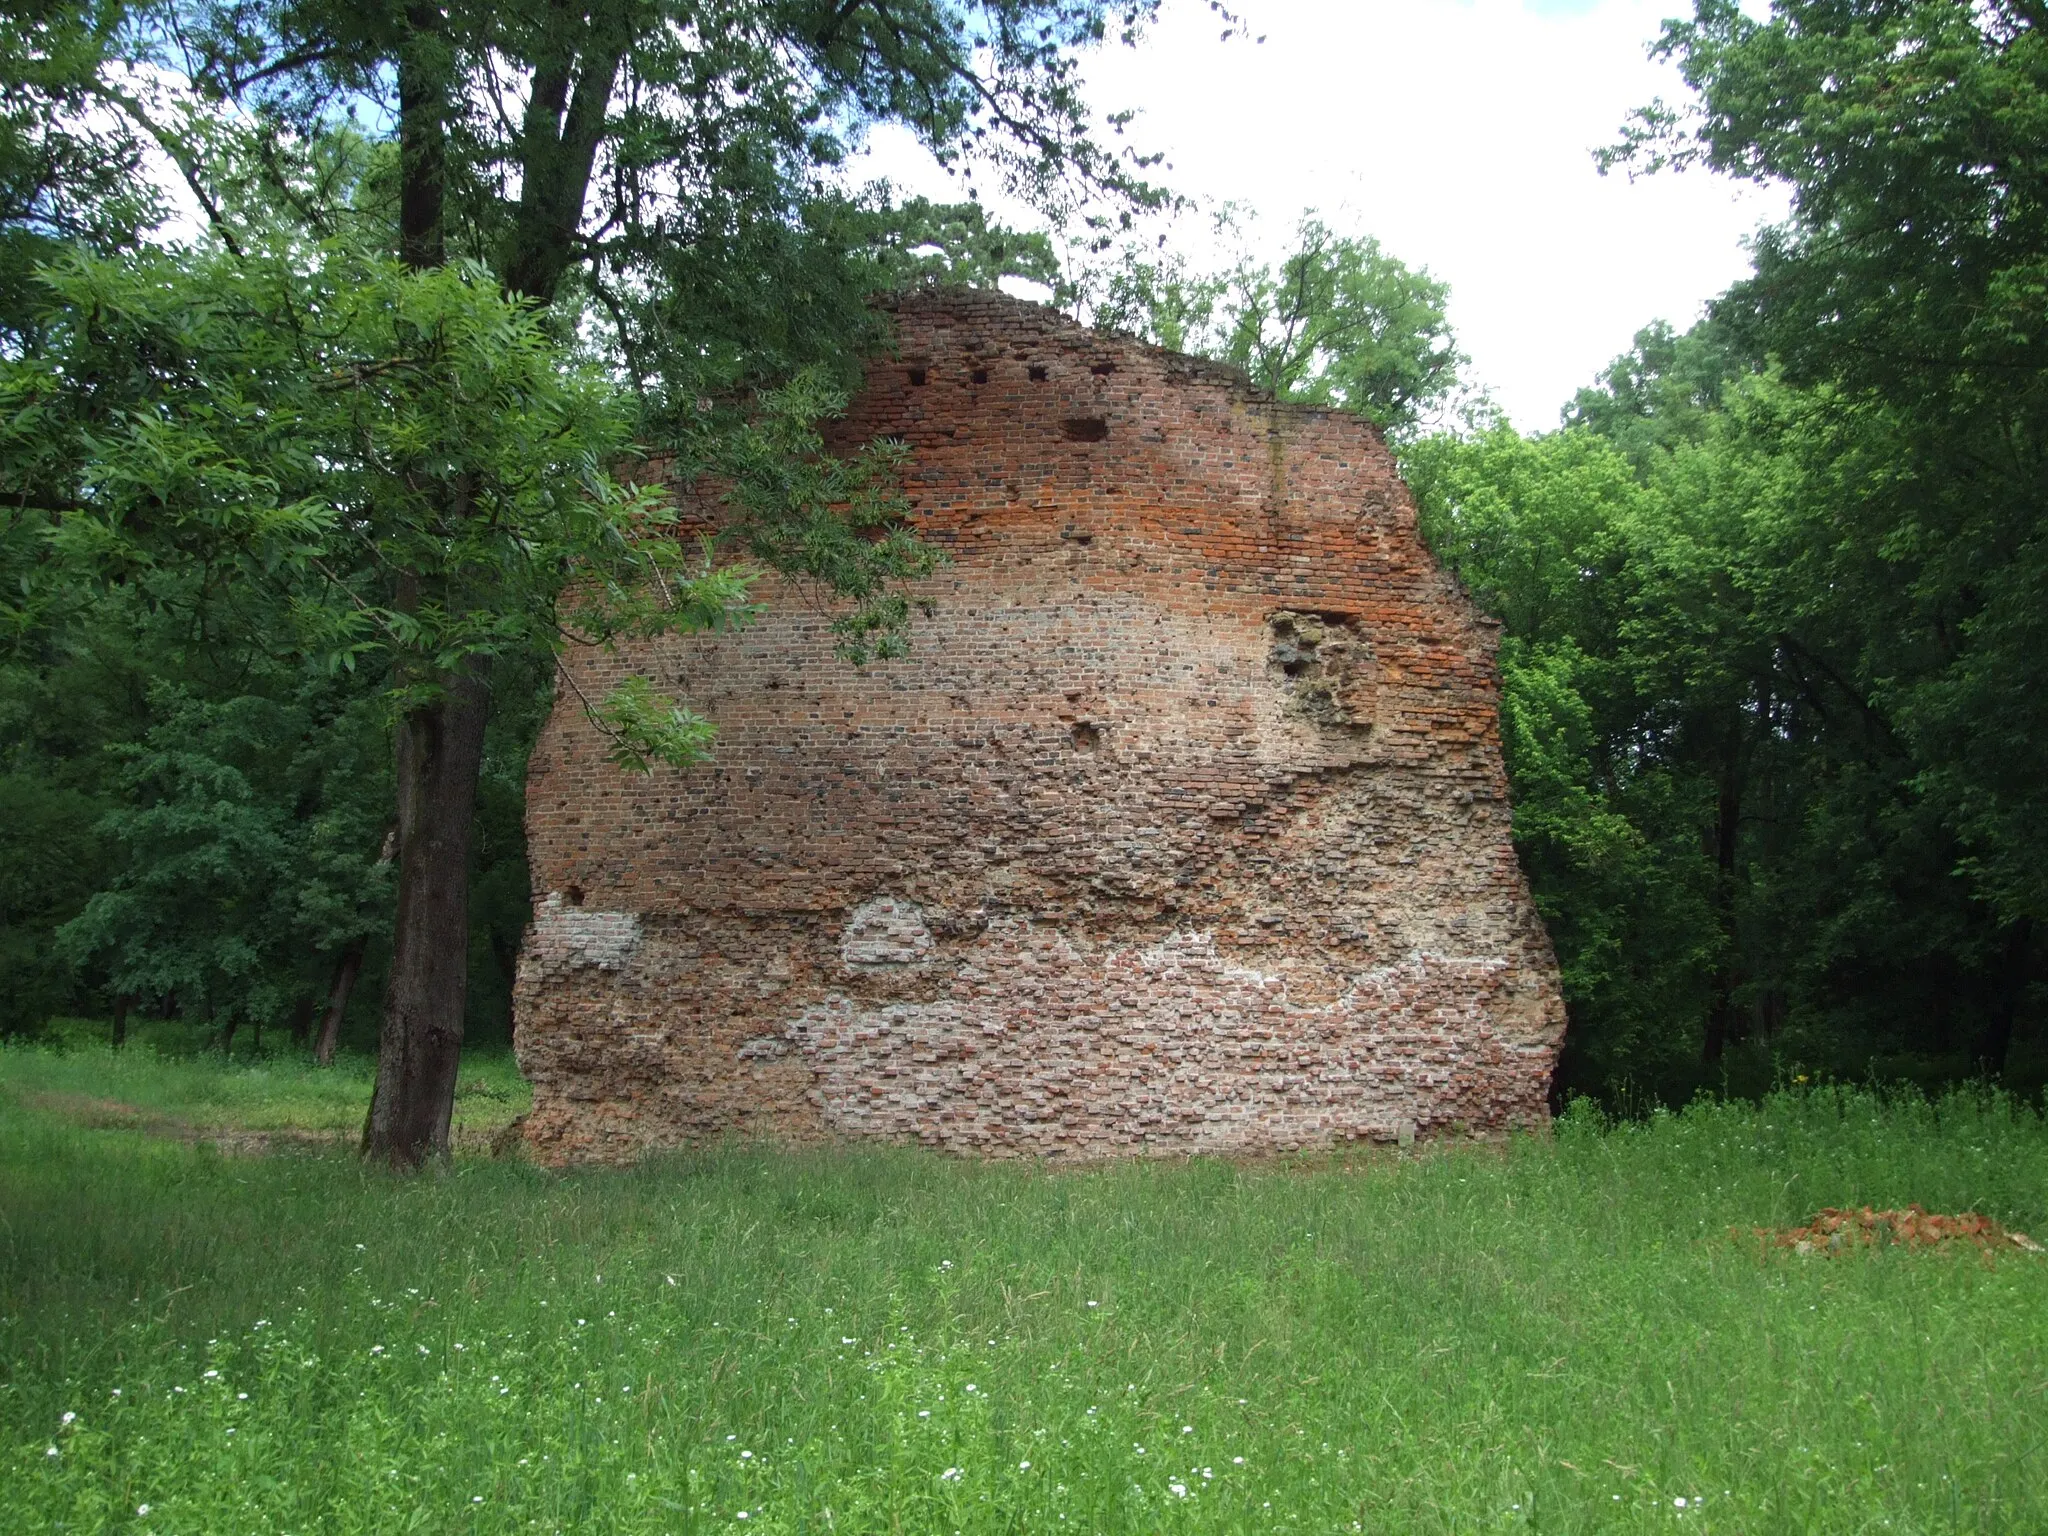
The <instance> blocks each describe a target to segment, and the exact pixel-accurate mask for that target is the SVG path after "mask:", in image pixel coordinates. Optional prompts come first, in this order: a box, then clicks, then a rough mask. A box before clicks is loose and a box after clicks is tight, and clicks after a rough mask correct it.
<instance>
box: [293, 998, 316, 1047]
mask: <svg viewBox="0 0 2048 1536" xmlns="http://www.w3.org/2000/svg"><path fill="white" fill-rule="evenodd" d="M313 1007H314V1004H313V997H312V994H311V993H308V992H301V993H300V994H299V996H298V1001H296V1002H294V1003H293V1004H292V1044H293V1045H295V1046H297V1047H298V1048H299V1049H300V1050H304V1049H305V1048H306V1036H308V1035H310V1034H311V1033H313Z"/></svg>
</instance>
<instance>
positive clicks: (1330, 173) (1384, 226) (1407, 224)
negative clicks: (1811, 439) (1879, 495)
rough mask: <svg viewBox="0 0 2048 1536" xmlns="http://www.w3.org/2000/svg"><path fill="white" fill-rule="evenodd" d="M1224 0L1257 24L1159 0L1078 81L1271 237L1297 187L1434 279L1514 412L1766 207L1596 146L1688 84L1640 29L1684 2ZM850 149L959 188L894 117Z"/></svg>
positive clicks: (1694, 279) (1678, 313)
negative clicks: (1607, 157) (1147, 29)
mask: <svg viewBox="0 0 2048 1536" xmlns="http://www.w3.org/2000/svg"><path fill="white" fill-rule="evenodd" d="M1233 3H1236V0H1233ZM1237 8H1238V9H1240V10H1242V11H1243V12H1244V13H1245V15H1246V18H1247V20H1248V21H1249V23H1250V26H1251V31H1252V32H1253V34H1254V35H1256V34H1258V33H1261V32H1263V33H1264V34H1265V39H1266V40H1265V42H1264V44H1263V45H1254V44H1252V43H1250V42H1248V41H1246V42H1239V41H1232V42H1229V43H1223V42H1219V41H1218V39H1217V32H1218V30H1219V28H1218V25H1217V23H1216V22H1215V20H1214V19H1213V17H1212V16H1211V15H1210V13H1209V10H1208V7H1207V6H1206V5H1205V4H1203V3H1201V0H1166V14H1165V17H1164V19H1163V20H1162V22H1161V24H1160V25H1159V26H1158V27H1157V28H1156V29H1155V30H1154V31H1153V32H1152V33H1151V34H1150V36H1149V37H1148V38H1147V40H1146V41H1145V42H1144V43H1143V44H1142V45H1141V46H1140V47H1139V48H1138V49H1137V50H1135V51H1130V50H1124V49H1119V48H1108V49H1105V50H1103V51H1102V52H1100V53H1097V54H1094V55H1092V56H1090V57H1089V59H1088V60H1087V64H1086V69H1087V74H1088V79H1089V82H1090V91H1091V97H1092V99H1093V100H1094V102H1095V103H1096V105H1097V106H1098V107H1100V108H1101V109H1103V110H1105V111H1109V110H1115V109H1117V108H1119V107H1126V106H1128V107H1136V108H1137V109H1139V114H1140V115H1139V117H1138V120H1137V122H1136V124H1135V125H1134V126H1133V128H1132V136H1133V139H1134V141H1135V142H1136V143H1138V144H1139V145H1140V146H1141V147H1148V148H1159V149H1164V150H1166V151H1167V152H1168V158H1169V161H1170V163H1171V165H1172V171H1171V173H1170V175H1168V177H1167V178H1166V179H1167V180H1168V181H1169V182H1170V183H1171V185H1173V186H1174V187H1175V188H1176V190H1178V191H1181V192H1183V193H1186V194H1188V195H1191V196H1194V197H1198V198H1201V199H1204V200H1214V201H1219V202H1220V201H1224V200H1235V201H1238V202H1240V203H1242V204H1245V205H1246V206H1247V207H1248V208H1249V209H1250V210H1252V211H1253V212H1254V214H1255V218H1254V223H1253V230H1254V235H1255V237H1256V238H1258V239H1260V240H1261V241H1262V242H1265V243H1267V244H1269V245H1270V246H1271V248H1272V249H1273V250H1274V251H1275V252H1276V253H1277V250H1278V248H1279V246H1280V244H1281V243H1282V242H1284V240H1285V238H1286V236H1287V234H1288V232H1289V231H1290V230H1291V228H1292V227H1293V224H1294V221H1295V220H1296V218H1297V217H1298V216H1299V215H1300V213H1301V211H1302V210H1303V209H1304V208H1309V207H1313V208H1316V209H1319V210H1320V211H1321V212H1322V214H1323V216H1324V218H1325V220H1326V221H1327V222H1329V223H1331V224H1332V225H1334V226H1335V227H1337V228H1338V230H1339V231H1340V232H1342V233H1347V234H1370V235H1376V236H1378V237H1379V239H1380V241H1381V243H1382V244H1383V245H1384V246H1385V247H1386V248H1387V249H1388V250H1389V251H1390V252H1392V253H1393V254H1394V255H1396V256H1398V257H1400V258H1401V259H1402V260H1403V261H1406V262H1408V263H1409V264H1410V265H1420V266H1425V267H1427V268H1429V270H1430V271H1431V272H1433V273H1435V274H1436V275H1437V276H1438V277H1440V278H1443V279H1445V280H1446V281H1448V282H1449V284H1450V286H1451V308H1450V313H1451V321H1452V324H1453V325H1454V326H1455V328H1456V330H1457V333H1458V337H1459V340H1460V342H1461V343H1462V345H1463V347H1464V349H1465V351H1466V352H1467V353H1468V354H1470V356H1471V358H1472V369H1471V372H1472V374H1473V376H1474V377H1475V378H1476V380H1477V381H1478V382H1479V383H1481V384H1482V385H1484V386H1485V387H1486V388H1487V389H1488V390H1489V391H1490V392H1491V394H1492V395H1493V398H1494V399H1495V400H1496V401H1497V402H1498V403H1499V404H1500V405H1501V406H1503V407H1504V408H1505V409H1506V410H1507V412H1508V414H1509V416H1510V417H1511V418H1512V419H1513V420H1514V422H1515V424H1516V425H1517V426H1519V427H1521V428H1523V429H1524V430H1533V429H1537V428H1546V427H1552V426H1555V425H1556V424H1557V418H1558V411H1559V409H1560V407H1561V406H1562V405H1563V404H1564V403H1565V401H1567V400H1568V399H1569V398H1570V397H1571V393H1572V391H1573V390H1574V389H1576V388H1577V387H1579V386H1580V385H1581V384H1584V383H1586V382H1588V381H1589V380H1590V379H1591V378H1592V376H1593V375H1594V373H1595V372H1597V371H1598V370H1599V369H1600V368H1601V367H1602V366H1603V365H1604V364H1605V363H1606V362H1607V361H1608V359H1610V358H1611V357H1613V356H1614V355H1615V354H1616V353H1618V352H1621V351H1623V350H1625V349H1626V348H1627V346H1628V344H1629V339H1630V337H1632V336H1633V335H1634V334H1635V332H1636V330H1637V329H1638V328H1639V327H1641V326H1642V325H1644V324H1646V323H1647V322H1649V321H1651V320H1653V319H1658V318H1662V319H1668V320H1670V321H1672V322H1673V323H1674V324H1676V325H1679V326H1681V327H1683V326H1684V325H1687V324H1689V323H1691V321H1692V320H1694V319H1695V318H1697V317H1698V315H1699V312H1700V307H1701V305H1702V304H1703V303H1704V302H1705V301H1706V300H1707V299H1708V298H1710V297H1712V296H1713V295H1714V294H1716V293H1718V292H1720V291H1721V290H1722V289H1723V288H1725V287H1726V286H1727V285H1728V284H1729V283H1730V282H1731V281H1733V280H1734V279H1735V278H1737V277H1739V276H1741V275H1742V274H1743V273H1744V272H1745V271H1747V269H1748V262H1747V257H1746V255H1745V252H1744V245H1743V242H1744V239H1745V237H1746V236H1748V235H1749V234H1750V233H1751V232H1752V231H1754V230H1755V229H1756V227H1757V226H1758V225H1759V224H1760V223H1763V222H1767V221H1769V220H1772V219H1775V218H1778V217H1781V216H1782V213H1783V209H1784V200H1783V198H1782V196H1781V195H1779V194H1777V193H1776V192H1766V191H1760V190H1758V189H1755V188H1749V187H1744V186H1738V185H1737V184H1735V183H1731V182H1728V181H1725V180H1722V179H1720V178H1717V177H1712V176H1709V175H1707V174H1706V173H1704V172H1691V173H1687V174H1684V175H1677V174H1672V173H1668V172H1667V173H1665V174H1663V175H1660V176H1656V177H1650V178H1646V179H1643V180H1639V181H1636V182H1634V183H1631V182H1630V181H1629V180H1628V179H1627V178H1626V177H1625V176H1622V175H1619V174H1616V175H1613V176H1608V177H1602V176H1600V175H1599V174H1598V172H1597V171H1596V170H1595V168H1594V165H1593V159H1592V151H1593V150H1594V149H1596V148H1597V147H1599V146H1601V145H1603V144H1607V143H1611V142H1612V141H1613V139H1614V137H1615V134H1616V130H1617V129H1618V127H1619V126H1620V124H1621V122H1622V120H1623V119H1624V118H1625V117H1626V116H1627V114H1628V112H1629V111H1630V109H1631V108H1634V107H1637V106H1640V105H1643V104H1645V103H1647V102H1648V101H1649V100H1650V99H1651V98H1652V97H1654V96H1657V95H1660V94H1661V95H1663V96H1665V97H1667V98H1670V99H1673V100H1676V99H1678V98H1680V97H1681V96H1682V95H1683V94H1684V88H1683V85H1682V84H1681V83H1680V81H1679V80H1678V78H1677V75H1676V72H1675V71H1674V70H1672V69H1670V68H1669V67H1668V66H1661V65H1655V64H1652V63H1651V62H1650V61H1649V59H1648V57H1647V53H1646V49H1647V46H1648V44H1649V43H1650V42H1651V41H1652V40H1653V39H1654V38H1655V37H1656V35H1657V32H1658V28H1659V23H1660V21H1661V20H1662V18H1663V17H1665V16H1667V15H1671V14H1674V13H1676V12H1680V11H1683V10H1689V9H1690V6H1689V4H1688V3H1687V0H1242V3H1241V4H1239V5H1238V7H1237ZM1759 9H1761V7H1759ZM862 170H863V172H864V174H866V175H886V176H888V177H889V178H890V179H891V180H892V181H894V182H896V183H897V184H898V185H899V186H900V187H902V188H903V189H904V190H906V191H917V192H924V193H927V194H928V195H932V196H938V197H946V196H952V197H958V196H959V195H960V193H959V189H958V187H957V184H955V185H951V186H950V187H949V183H948V182H947V179H946V177H945V176H944V175H943V173H940V172H938V171H936V170H935V169H934V168H931V167H930V166H929V162H928V161H925V162H924V163H922V164H920V155H919V154H918V152H916V151H914V150H913V149H911V148H910V147H909V146H907V145H906V144H905V143H904V142H903V141H902V140H901V139H898V138H896V137H893V136H891V137H887V138H883V139H879V140H878V141H877V142H876V143H875V144H874V145H873V146H872V147H871V150H870V152H869V154H868V155H867V156H866V157H864V160H863V164H862ZM1189 233H1190V236H1191V237H1193V236H1194V234H1195V230H1194V227H1193V226H1192V225H1191V226H1190V228H1189Z"/></svg>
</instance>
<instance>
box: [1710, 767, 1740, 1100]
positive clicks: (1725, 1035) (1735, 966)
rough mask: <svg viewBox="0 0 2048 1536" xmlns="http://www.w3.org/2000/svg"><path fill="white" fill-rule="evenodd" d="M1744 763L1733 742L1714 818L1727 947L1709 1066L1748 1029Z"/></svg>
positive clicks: (1717, 896) (1717, 898)
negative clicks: (1739, 1004)
mask: <svg viewBox="0 0 2048 1536" xmlns="http://www.w3.org/2000/svg"><path fill="white" fill-rule="evenodd" d="M1740 765H1741V753H1740V749H1739V748H1738V747H1736V746H1734V745H1731V746H1730V748H1729V752H1728V759H1727V761H1726V762H1725V763H1723V765H1722V768H1721V795H1720V805H1719V807H1718V811H1717V814H1716V816H1715V820H1714V905H1715V907H1716V909H1717V910H1718V913H1719V916H1720V921H1721V943H1722V946H1723V948H1722V960H1721V966H1720V969H1719V971H1718V972H1716V974H1715V976H1714V1001H1713V1005H1712V1006H1711V1007H1710V1008H1709V1009H1708V1010H1707V1038H1706V1042H1705V1047H1704V1049H1703V1050H1702V1051H1701V1055H1702V1057H1703V1058H1704V1059H1705V1060H1706V1062H1707V1064H1708V1065H1709V1066H1711V1065H1713V1064H1714V1063H1716V1062H1718V1061H1719V1060H1720V1059H1721V1057H1722V1054H1723V1053H1724V1052H1725V1051H1726V1050H1727V1048H1728V1047H1729V1045H1731V1044H1735V1043H1739V1042H1740V1041H1741V1039H1742V1037H1743V1034H1744V1033H1745V1031H1744V1030H1743V1028H1742V1021H1741V1020H1740V1019H1739V1018H1737V1017H1736V1009H1735V988H1736V986H1737V984H1738V981H1739V979H1740V975H1739V972H1740V965H1741V962H1740V959H1739V952H1738V950H1737V948H1736V943H1735V937H1736V935H1735V855H1736V852H1737V844H1736V833H1737V829H1738V828H1739V827H1740V826H1741V824H1742V774H1741V766H1740Z"/></svg>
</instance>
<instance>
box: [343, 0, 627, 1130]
mask: <svg viewBox="0 0 2048 1536" xmlns="http://www.w3.org/2000/svg"><path fill="white" fill-rule="evenodd" d="M626 11H627V8H626V7H625V6H622V5H620V4H618V3H616V0H606V3H603V4H600V5H598V6H596V7H594V8H592V9H590V10H589V11H587V12H586V13H585V14H584V17H583V21H582V24H581V25H580V26H579V25H577V24H575V22H573V21H569V20H565V25H564V30H563V33H562V35H561V36H560V37H559V38H557V39H556V40H555V43H556V46H557V49H558V52H557V54H556V56H555V57H554V58H553V59H551V60H550V61H548V62H546V63H545V64H544V65H543V66H542V67H541V68H540V69H539V70H538V71H537V73H536V76H535V80H534V87H533V95H532V99H531V100H530V102H529V104H528V109H527V111H526V114H525V116H524V119H523V121H522V124H521V135H520V139H521V142H520V152H519V153H520V161H521V171H522V177H521V191H520V205H519V207H518V209H517V210H516V211H515V214H514V220H513V230H512V232H511V235H510V238H509V239H508V241H507V244H506V247H505V248H504V249H503V250H502V251H501V253H500V273H499V276H500V278H501V280H502V281H503V282H504V284H505V288H506V291H507V292H509V293H512V294H516V295H518V296H520V297H522V298H528V299H533V300H535V301H537V302H540V303H546V302H547V301H548V300H550V299H551V298H552V297H553V296H554V293H555V289H556V287H557V285H558V284H559V283H560V281H561V278H562V274H563V272H564V271H565V270H567V268H568V266H569V265H570V264H571V262H573V261H574V260H575V259H576V255H575V244H574V237H575V234H576V229H577V226H578V224H579V223H580V222H581V220H582V216H583V204H584V200H585V197H586V195H587V193H588V190H589V184H590V177H591V170H592V167H593V165H594V164H595V163H596V154H597V149H598V146H599V144H600V143H601V142H602V140H603V137H604V133H605V126H606V123H605V119H606V110H607V107H608V105H609V102H610V99H611V91H612V83H613V81H614V80H615V79H616V78H617V74H618V70H619V67H620V64H621V62H622V60H623V59H624V56H625V39H626V38H627V36H628V35H629V33H630V25H629V22H628V20H627V16H626ZM571 14H573V13H565V17H566V16H568V15H571ZM449 46H450V45H449V39H448V37H447V34H446V22H445V18H444V16H443V14H442V12H441V9H440V7H439V5H438V4H437V3H432V0H412V3H409V4H407V6H406V8H405V12H404V22H403V31H402V41H401V43H400V46H399V48H398V50H397V63H398V71H397V73H398V150H399V183H400V185H399V253H400V255H401V257H402V258H403V260H404V261H405V263H406V264H407V265H408V266H409V267H411V268H413V269H414V270H415V271H423V270H428V269H431V268H434V267H438V266H440V265H442V263H444V262H445V261H446V260H447V239H446V233H445V228H444V216H445V205H446V191H447V186H446V181H447V179H446V162H447V121H448V118H449V116H450V114H451V113H452V111H453V110H454V103H453V99H452V98H453V93H454V92H455V91H456V90H457V89H458V87H459V77H458V74H457V72H456V70H455V69H454V67H453V60H452V57H451V55H450V52H449ZM452 500H453V501H454V502H455V503H457V504H455V505H451V507H450V509H449V516H450V517H451V518H458V519H459V518H461V517H464V516H467V515H469V511H468V508H467V507H465V506H463V505H460V502H461V501H462V500H463V498H462V496H461V494H460V493H459V492H456V493H453V495H452ZM401 586H410V587H411V588H412V589H413V590H414V592H415V594H417V590H418V586H419V579H418V577H417V576H414V575H407V576H405V577H404V578H402V581H401ZM401 606H403V602H401ZM403 670H404V669H403V668H401V671H403ZM434 681H435V682H436V683H437V684H438V685H439V686H440V688H441V690H442V692H441V695H440V697H439V698H437V699H435V700H434V701H433V702H431V703H427V704H422V705H419V706H417V707H415V708H413V709H411V710H410V711H408V712H407V714H406V715H405V716H404V717H403V719H402V720H401V722H400V725H399V730H398V761H397V770H398V807H399V815H398V920H397V928H396V931H395V933H394V935H393V942H392V956H391V985H390V990H389V992H388V993H387V994H386V999H385V1005H384V1020H383V1026H382V1029H381V1031H380V1032H379V1036H378V1047H377V1087H376V1090H375V1093H374V1094H373V1096H372V1098H371V1101H370V1114H369V1118H368V1120H367V1121H366V1122H365V1124H364V1126H363V1144H362V1151H363V1156H364V1157H365V1158H369V1159H375V1160H378V1161H382V1162H388V1163H390V1164H391V1165H392V1166H394V1167H400V1168H412V1167H417V1166H419V1165H420V1164H421V1163H422V1162H424V1161H426V1160H427V1159H429V1158H431V1157H435V1156H439V1155H441V1154H443V1153H445V1152H446V1151H447V1149H448V1125H449V1121H450V1119H451V1118H452V1116H453V1112H454V1107H455V1084H456V1072H457V1068H458V1066H459V1064H460V1053H461V1047H462V1026H463V1013H464V1009H465V1006H466V1004H467V1002H468V968H469V851H470V840H471V821H472V818H473V816H474V813H475V809H476V792H477V780H478V776H479V774H480V773H481V770H482V766H483V739H484V725H485V722H486V720H487V719H488V717H489V713H490V695H489V690H488V687H487V686H486V675H485V671H484V668H483V667H482V665H481V664H475V665H472V666H471V667H470V668H469V669H468V670H466V671H462V672H460V673H458V674H455V675H452V676H444V677H440V678H436V679H434ZM323 1039H324V1032H323ZM330 1052H331V1047H330Z"/></svg>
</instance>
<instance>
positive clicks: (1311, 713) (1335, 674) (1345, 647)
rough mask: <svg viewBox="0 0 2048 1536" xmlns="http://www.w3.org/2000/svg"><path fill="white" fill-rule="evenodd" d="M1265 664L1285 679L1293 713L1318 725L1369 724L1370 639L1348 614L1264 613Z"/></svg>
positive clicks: (1372, 681)
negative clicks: (1265, 615) (1265, 636)
mask: <svg viewBox="0 0 2048 1536" xmlns="http://www.w3.org/2000/svg"><path fill="white" fill-rule="evenodd" d="M1266 634H1267V639H1268V641H1269V648H1268V650H1267V652H1266V663H1267V665H1268V666H1269V667H1271V668H1272V670H1273V671H1274V672H1275V673H1277V674H1279V676H1280V677H1281V678H1282V679H1284V680H1285V682H1286V687H1287V692H1288V695H1289V705H1290V708H1291V709H1292V710H1293V712H1294V713H1296V714H1298V715H1303V716H1305V717H1307V718H1308V719H1310V720H1313V721H1315V722H1316V723H1317V724H1318V725H1326V726H1349V727H1352V728H1355V729H1359V730H1370V729H1371V728H1372V719H1371V705H1372V693H1373V691H1374V689H1375V687H1376V686H1377V684H1376V681H1375V678H1376V673H1377V667H1376V664H1375V662H1374V659H1373V651H1372V642H1371V641H1370V640H1369V639H1367V637H1366V636H1365V634H1364V633H1363V632H1362V631H1361V630H1360V629H1359V627H1358V622H1357V620H1356V618H1354V617H1353V616H1351V615H1349V614H1341V613H1319V612H1316V611H1314V610H1312V609H1282V610H1280V611H1279V612H1277V613H1273V614H1269V615H1267V617H1266Z"/></svg>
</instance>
